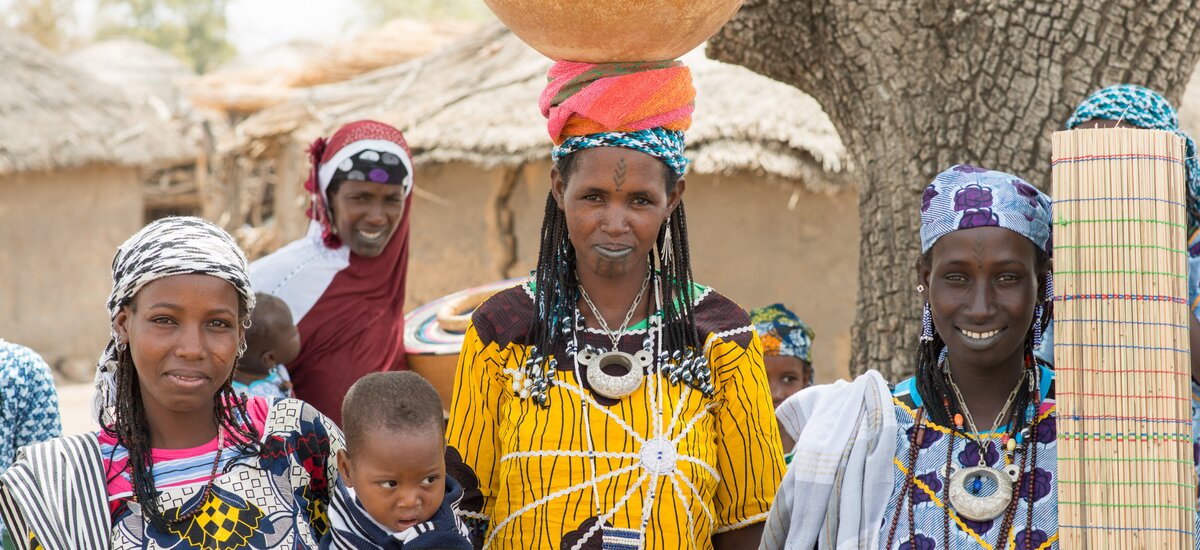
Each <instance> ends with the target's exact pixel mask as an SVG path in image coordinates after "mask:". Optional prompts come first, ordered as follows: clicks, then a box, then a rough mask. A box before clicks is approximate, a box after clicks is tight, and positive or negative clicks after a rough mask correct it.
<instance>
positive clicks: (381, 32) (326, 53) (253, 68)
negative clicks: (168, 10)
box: [188, 19, 478, 113]
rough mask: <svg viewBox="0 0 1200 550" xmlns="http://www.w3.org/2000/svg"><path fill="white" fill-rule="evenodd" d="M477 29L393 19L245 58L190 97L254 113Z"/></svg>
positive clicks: (204, 81) (200, 83)
mask: <svg viewBox="0 0 1200 550" xmlns="http://www.w3.org/2000/svg"><path fill="white" fill-rule="evenodd" d="M477 28H478V25H476V24H474V23H464V22H457V21H413V20H409V19H393V20H391V21H388V22H387V23H384V24H383V26H381V27H379V28H376V29H372V30H369V31H366V32H364V33H362V34H360V35H358V36H356V37H354V38H351V39H349V40H345V41H342V42H339V43H335V44H332V45H328V46H326V45H315V44H311V43H293V44H289V45H287V46H286V47H284V48H279V47H277V48H272V49H271V50H268V51H266V52H262V53H259V54H254V55H249V56H243V57H240V58H238V59H237V60H235V61H233V62H231V63H230V64H229V65H227V66H225V67H222V68H221V69H219V70H217V71H215V72H212V73H209V74H207V75H204V76H202V77H200V78H199V79H197V80H196V81H195V82H193V83H191V84H189V86H188V88H189V93H190V97H191V99H192V101H193V102H195V103H196V104H197V105H199V106H203V107H206V108H210V109H217V110H221V111H232V112H239V113H252V112H255V111H258V110H261V109H265V108H267V107H270V106H272V105H278V104H280V103H283V102H285V101H287V100H288V98H289V97H291V94H292V91H293V90H294V89H297V88H304V87H307V86H316V85H319V84H327V83H330V82H340V81H343V80H346V79H349V78H353V77H355V76H358V75H361V74H363V73H367V72H370V71H373V70H375V69H378V68H380V67H388V66H391V65H396V64H398V63H403V62H405V61H409V60H412V59H416V58H418V57H421V56H423V55H427V54H429V53H431V52H434V51H436V50H438V49H441V48H442V47H444V46H446V45H447V44H450V43H451V42H453V41H455V40H457V39H459V38H461V37H462V36H465V35H467V34H468V33H471V32H472V31H474V30H476V29H477ZM293 52H294V55H291V56H289V55H288V54H289V53H293Z"/></svg>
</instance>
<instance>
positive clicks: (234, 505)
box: [0, 218, 341, 549]
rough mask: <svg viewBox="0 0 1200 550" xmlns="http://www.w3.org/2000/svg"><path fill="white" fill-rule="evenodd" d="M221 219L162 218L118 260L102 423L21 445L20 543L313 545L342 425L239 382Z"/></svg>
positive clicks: (4, 493) (9, 515)
mask: <svg viewBox="0 0 1200 550" xmlns="http://www.w3.org/2000/svg"><path fill="white" fill-rule="evenodd" d="M254 305H255V299H254V293H253V292H251V290H250V281H249V277H248V276H247V274H246V260H245V256H244V255H243V254H242V251H241V250H240V249H239V248H238V247H237V244H236V243H235V242H234V241H233V238H232V237H230V236H229V235H228V234H227V233H225V232H224V231H223V230H221V229H220V228H218V227H216V226H214V225H213V224H211V223H209V222H207V221H204V220H201V219H199V218H165V219H162V220H159V221H156V222H154V223H151V224H150V225H147V226H146V227H145V228H144V229H142V230H141V231H139V232H138V233H137V234H135V235H134V236H132V237H130V238H129V240H128V241H126V242H125V244H123V245H121V247H120V248H119V249H118V250H117V254H116V257H115V258H114V260H113V289H112V294H111V295H110V297H109V300H108V310H109V314H110V317H111V319H112V326H113V337H112V340H111V341H110V342H109V344H108V346H107V348H106V349H105V351H104V354H103V355H102V357H101V360H100V364H99V366H98V370H97V374H96V387H97V396H96V408H97V411H96V413H97V415H98V420H99V422H100V425H101V426H104V428H103V429H102V430H101V431H100V432H98V433H89V434H84V435H79V436H73V437H67V438H60V439H55V440H51V441H49V442H47V443H42V444H38V445H34V446H31V447H27V448H25V449H24V450H23V452H22V453H21V455H20V456H19V457H18V459H17V462H16V464H15V465H14V466H13V467H12V468H10V469H9V470H8V471H6V472H5V473H4V474H3V476H0V516H3V519H4V521H5V523H6V525H8V526H10V528H11V529H12V534H13V535H14V536H13V540H12V542H13V543H14V544H15V546H16V547H17V548H42V547H44V548H89V549H93V548H95V549H102V548H113V549H125V548H178V547H179V546H180V545H181V544H185V545H191V546H189V547H205V548H218V547H220V548H234V547H238V548H284V547H286V548H315V547H316V545H317V541H318V540H319V539H320V537H321V535H322V534H323V533H324V532H325V531H326V530H327V528H328V525H327V524H326V523H325V517H326V516H325V508H326V503H327V502H328V499H329V488H328V483H329V480H330V479H332V478H333V477H334V476H336V475H337V472H336V466H335V461H334V460H333V459H332V453H334V452H336V450H337V449H339V448H340V447H341V434H340V432H338V430H337V428H336V427H335V426H334V425H333V424H332V423H331V422H329V421H328V420H327V419H326V418H324V417H322V416H321V415H320V414H319V413H317V412H316V410H314V409H313V408H312V407H310V406H308V405H306V404H304V403H302V402H300V401H296V400H294V399H282V400H278V401H274V402H271V401H268V400H266V399H264V398H250V399H244V398H241V397H239V396H237V395H236V394H235V393H234V391H233V388H232V385H231V383H232V380H233V374H234V373H233V371H234V369H235V367H236V363H237V359H238V357H239V356H240V355H241V354H242V353H243V352H244V351H245V340H244V337H245V326H246V323H248V322H249V319H250V314H251V312H252V311H253V309H254Z"/></svg>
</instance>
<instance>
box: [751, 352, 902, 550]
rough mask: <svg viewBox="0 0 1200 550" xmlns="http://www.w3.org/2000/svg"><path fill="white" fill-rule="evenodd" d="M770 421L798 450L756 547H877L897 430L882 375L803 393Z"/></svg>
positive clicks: (841, 549)
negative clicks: (787, 436) (785, 432)
mask: <svg viewBox="0 0 1200 550" xmlns="http://www.w3.org/2000/svg"><path fill="white" fill-rule="evenodd" d="M775 416H776V418H777V419H778V420H779V422H780V424H781V425H782V427H783V429H784V430H785V431H787V432H788V434H789V435H791V437H792V439H794V440H795V441H796V446H795V447H794V449H793V450H794V452H795V454H794V457H793V459H792V463H791V465H790V466H789V467H788V471H787V474H786V475H784V478H783V483H782V484H781V485H780V487H779V492H778V493H777V494H776V495H775V504H774V506H773V507H772V508H771V512H770V515H769V516H768V517H767V524H766V526H765V528H764V532H763V538H762V543H761V545H760V546H759V548H760V549H763V550H778V549H786V550H812V549H813V548H819V549H821V550H825V549H835V550H850V549H861V550H866V549H871V550H873V549H875V548H878V547H879V535H880V530H881V529H882V525H883V514H884V510H885V509H886V507H887V502H888V499H889V498H890V497H891V494H892V489H893V485H894V483H893V477H892V474H893V471H892V463H893V460H894V458H895V454H896V430H897V429H898V428H897V424H896V413H895V408H894V407H893V406H892V394H891V391H890V389H889V388H888V385H887V382H886V381H885V380H884V379H883V376H881V375H880V374H879V373H878V372H876V371H869V372H867V373H865V374H863V375H862V376H859V377H858V378H857V379H855V380H854V382H845V381H839V382H837V383H834V384H828V385H822V386H814V387H811V388H808V389H805V390H803V391H801V392H799V393H796V394H794V395H792V396H791V397H789V398H788V399H787V401H784V402H783V404H781V405H780V406H779V408H777V409H776V410H775Z"/></svg>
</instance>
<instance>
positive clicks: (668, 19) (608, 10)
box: [484, 0, 742, 63]
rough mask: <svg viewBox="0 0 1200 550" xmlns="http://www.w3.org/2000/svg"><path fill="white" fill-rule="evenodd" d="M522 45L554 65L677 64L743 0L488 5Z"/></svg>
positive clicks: (557, 0) (522, 0) (537, 0)
mask: <svg viewBox="0 0 1200 550" xmlns="http://www.w3.org/2000/svg"><path fill="white" fill-rule="evenodd" d="M484 1H485V2H486V3H487V5H488V7H489V8H491V9H492V12H494V13H495V14H496V16H497V17H499V18H500V21H503V22H504V24H505V25H507V26H508V28H509V29H512V31H513V32H514V33H516V35H517V36H518V37H520V38H521V40H523V41H525V43H526V44H529V45H530V46H531V47H533V49H535V50H537V51H539V52H541V53H542V55H545V56H546V57H549V58H551V59H554V60H556V61H582V62H587V63H607V62H615V61H663V60H669V59H675V58H678V57H680V56H682V55H683V54H685V53H687V52H689V51H691V50H692V49H693V48H695V47H696V46H699V45H700V43H702V42H704V41H705V40H708V38H709V37H710V36H712V35H713V34H715V33H716V32H717V30H718V29H720V28H721V26H722V25H724V24H725V22H726V21H729V19H730V18H731V17H733V14H734V13H736V12H737V10H738V8H739V7H741V5H742V0H592V1H590V2H580V1H578V0H484Z"/></svg>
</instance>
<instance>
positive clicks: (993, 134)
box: [699, 0, 1200, 380]
mask: <svg viewBox="0 0 1200 550" xmlns="http://www.w3.org/2000/svg"><path fill="white" fill-rule="evenodd" d="M1194 4H1195V3H1194V2H1172V1H1166V2H1155V3H1153V4H1152V5H1151V3H1147V2H1135V1H1134V0H1104V1H1099V0H1096V1H1088V2H1082V1H1071V2H1058V1H1054V2H1045V1H1041V0H1031V1H1018V0H996V1H987V0H967V1H963V0H927V1H920V0H906V1H896V2H882V1H878V0H876V1H869V2H862V1H857V0H795V1H784V0H746V3H745V5H744V6H743V7H742V9H741V11H740V12H739V13H738V15H737V16H735V17H734V19H733V20H732V21H731V22H730V23H729V24H727V25H725V27H724V28H723V29H722V30H721V32H720V33H719V34H718V35H717V36H715V37H713V39H712V40H711V41H710V42H709V47H708V55H710V56H712V57H714V58H716V59H720V60H722V61H729V62H733V63H738V64H741V65H745V66H746V67H749V68H750V69H752V70H754V71H757V72H759V73H762V74H764V75H767V76H769V77H771V78H775V79H777V80H780V81H783V82H787V83H789V84H792V85H794V86H796V87H798V88H800V89H802V90H804V91H805V92H808V93H809V94H811V95H812V96H813V97H815V98H816V99H817V100H818V101H819V102H820V103H821V105H822V106H823V107H824V108H825V111H826V112H827V113H828V114H829V117H830V118H831V119H832V120H833V123H834V125H835V126H836V127H837V129H838V131H839V132H840V133H841V136H842V140H843V141H844V142H845V143H846V146H847V148H848V149H849V151H850V153H851V155H853V157H852V158H853V160H854V162H855V166H856V169H857V177H858V180H859V193H860V195H859V197H860V199H859V211H860V214H861V218H862V241H861V244H860V250H861V254H860V260H859V261H860V263H859V293H858V314H857V319H856V321H855V324H854V332H853V341H854V343H855V350H854V356H853V363H852V365H851V371H852V372H855V373H859V372H862V371H864V370H866V369H868V368H875V369H878V370H880V371H881V372H883V374H884V375H885V376H888V377H889V378H891V379H892V380H898V379H900V378H901V377H903V376H905V375H907V374H909V373H910V372H911V371H912V363H913V358H914V352H915V349H916V343H917V336H918V331H919V327H920V322H919V317H920V304H919V303H918V299H917V295H916V292H915V287H916V284H917V278H916V272H915V268H914V266H915V261H916V258H917V255H918V252H919V247H920V245H919V243H920V240H919V238H918V224H919V216H918V205H919V204H920V202H919V201H920V193H921V190H922V189H923V188H924V187H925V185H926V184H927V183H928V182H929V181H930V180H932V179H933V176H934V175H936V174H937V172H939V171H941V170H943V169H945V168H947V167H949V166H951V165H953V164H958V163H970V164H976V165H980V166H984V167H987V168H992V169H996V170H1002V171H1006V172H1010V173H1014V174H1017V175H1019V176H1022V177H1024V178H1026V179H1028V180H1029V181H1030V182H1031V183H1034V184H1036V185H1039V186H1041V187H1042V188H1043V189H1047V190H1048V186H1049V167H1050V163H1049V159H1050V134H1051V133H1052V132H1053V131H1055V130H1057V129H1060V128H1061V127H1062V125H1063V123H1064V122H1065V121H1066V119H1067V118H1068V117H1069V116H1070V114H1071V111H1072V110H1073V109H1074V107H1075V106H1076V105H1077V104H1078V103H1079V101H1080V100H1082V99H1083V98H1084V97H1085V96H1086V95H1087V94H1089V93H1090V92H1091V91H1093V90H1095V89H1097V88H1099V87H1102V86H1106V85H1110V84H1116V83H1123V82H1127V83H1136V84H1142V85H1145V86H1148V87H1150V88H1153V89H1156V90H1159V91H1161V92H1162V93H1163V94H1164V95H1166V96H1167V98H1169V99H1171V100H1172V101H1175V100H1176V99H1177V98H1178V97H1179V95H1180V94H1181V93H1182V91H1183V88H1184V85H1185V84H1186V83H1187V80H1188V75H1189V74H1190V73H1191V71H1192V68H1193V67H1194V66H1195V65H1196V58H1197V54H1198V53H1200V33H1197V32H1196V31H1197V23H1198V20H1200V9H1196V6H1195V5H1194ZM747 99H748V100H753V98H747ZM699 116H703V113H700V114H699Z"/></svg>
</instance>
